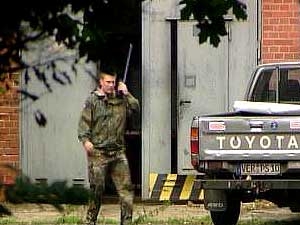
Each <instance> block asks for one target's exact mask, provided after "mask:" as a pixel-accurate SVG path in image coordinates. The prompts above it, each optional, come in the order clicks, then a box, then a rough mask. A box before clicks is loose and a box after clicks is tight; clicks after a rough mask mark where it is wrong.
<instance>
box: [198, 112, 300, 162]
mask: <svg viewBox="0 0 300 225" xmlns="http://www.w3.org/2000/svg"><path fill="white" fill-rule="evenodd" d="M200 131H201V132H200V133H199V145H200V146H199V147H200V152H199V157H200V160H213V161H214V160H223V161H224V160H225V161H236V160H239V161H240V160H246V161H253V160H254V161H257V160H258V161H260V160H263V161H268V160H288V161H290V160H300V149H299V145H300V117H299V116H290V117H284V118H282V117H281V118H280V117H272V116H265V117H261V116H260V117H259V118H258V117H235V116H233V117H225V118H220V117H207V118H205V117H202V118H201V122H200Z"/></svg>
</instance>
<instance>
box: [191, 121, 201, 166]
mask: <svg viewBox="0 0 300 225" xmlns="http://www.w3.org/2000/svg"><path fill="white" fill-rule="evenodd" d="M190 141H191V146H190V148H191V163H192V165H193V166H194V167H197V166H198V165H199V128H198V127H192V128H191V136H190Z"/></svg>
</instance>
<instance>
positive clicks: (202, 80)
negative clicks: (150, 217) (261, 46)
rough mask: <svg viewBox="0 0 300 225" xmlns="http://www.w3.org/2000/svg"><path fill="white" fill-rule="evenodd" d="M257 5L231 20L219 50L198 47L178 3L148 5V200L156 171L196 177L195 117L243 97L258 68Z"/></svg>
mask: <svg viewBox="0 0 300 225" xmlns="http://www.w3.org/2000/svg"><path fill="white" fill-rule="evenodd" d="M257 2H258V1H247V4H248V5H247V14H248V19H247V21H236V20H234V19H233V18H230V17H228V21H227V29H228V32H229V34H228V36H225V37H223V38H222V40H221V43H220V45H219V47H218V48H214V47H212V46H211V45H209V44H202V45H199V42H198V37H197V32H198V31H197V29H195V22H194V21H180V20H179V18H180V8H179V4H178V3H179V1H174V0H165V1H159V0H151V1H145V2H143V7H142V20H143V22H142V57H143V59H142V102H143V108H142V160H143V164H142V170H143V171H142V176H143V177H142V184H143V185H142V186H143V187H144V188H143V190H142V197H143V198H148V197H149V193H148V190H149V189H148V187H149V179H150V178H149V174H151V173H157V174H167V173H177V174H193V173H195V172H194V170H193V169H192V167H191V165H190V154H189V132H190V130H189V129H190V124H191V120H192V117H193V116H195V115H203V114H210V113H217V112H222V111H227V110H230V109H231V105H232V103H233V101H234V100H240V99H242V98H243V95H244V92H245V88H246V83H247V82H248V79H249V77H250V74H251V71H252V70H253V69H254V68H255V66H256V64H257V49H258V31H257V29H258V27H259V26H258V4H257ZM174 21H175V23H174ZM174 24H175V28H176V29H177V31H176V32H174V33H175V35H174V34H173V35H174V36H172V29H174ZM174 39H176V44H175V47H174V41H173V40H174ZM174 48H175V49H174ZM174 52H175V57H174ZM174 62H175V63H174ZM174 71H175V72H174ZM175 170H176V171H175Z"/></svg>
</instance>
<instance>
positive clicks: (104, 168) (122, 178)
mask: <svg viewBox="0 0 300 225" xmlns="http://www.w3.org/2000/svg"><path fill="white" fill-rule="evenodd" d="M88 166H89V168H88V169H89V181H90V188H91V191H92V194H93V197H92V198H91V199H90V201H89V206H88V210H87V215H86V221H87V224H91V225H93V224H96V221H97V217H98V214H99V210H100V207H101V202H102V197H103V192H104V188H105V177H106V176H110V177H111V179H112V181H113V182H114V184H115V187H116V190H117V192H118V194H119V198H120V206H121V218H120V221H121V225H128V224H131V222H132V210H133V196H134V193H133V188H132V183H131V177H130V170H129V165H128V161H127V158H126V155H125V152H124V151H122V152H119V151H118V152H110V154H107V153H105V152H100V151H97V150H94V153H93V154H92V156H89V158H88Z"/></svg>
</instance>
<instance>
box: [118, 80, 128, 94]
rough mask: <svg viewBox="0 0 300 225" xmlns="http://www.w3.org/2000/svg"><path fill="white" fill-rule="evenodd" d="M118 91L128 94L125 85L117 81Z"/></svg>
mask: <svg viewBox="0 0 300 225" xmlns="http://www.w3.org/2000/svg"><path fill="white" fill-rule="evenodd" d="M118 91H119V92H122V93H123V94H124V95H128V89H127V86H126V84H124V83H123V82H119V84H118Z"/></svg>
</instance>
